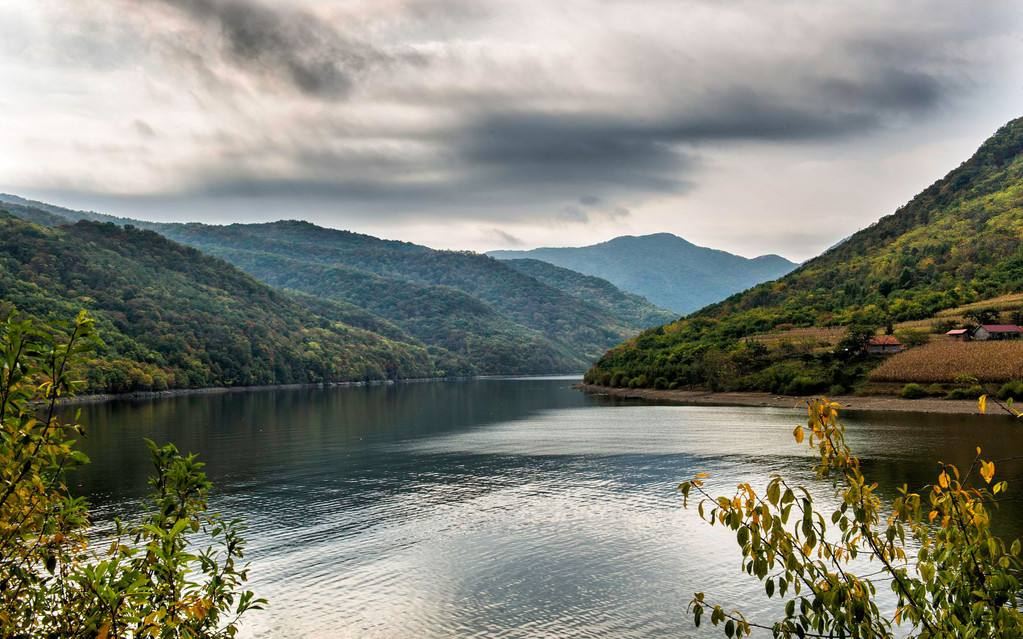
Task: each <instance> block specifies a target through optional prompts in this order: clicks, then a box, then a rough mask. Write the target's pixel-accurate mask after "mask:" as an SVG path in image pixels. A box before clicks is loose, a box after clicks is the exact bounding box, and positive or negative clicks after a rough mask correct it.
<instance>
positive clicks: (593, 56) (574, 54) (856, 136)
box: [0, 0, 1023, 239]
mask: <svg viewBox="0 0 1023 639" xmlns="http://www.w3.org/2000/svg"><path fill="white" fill-rule="evenodd" d="M18 2H23V3H24V4H25V7H30V8H29V9H25V11H24V13H25V17H23V19H21V20H14V21H6V24H13V25H18V24H21V25H22V26H21V27H19V28H17V29H16V30H18V31H25V33H24V34H20V35H19V34H14V35H17V36H18V43H19V44H17V46H15V45H13V44H9V45H7V48H3V47H4V46H5V45H4V42H5V41H8V42H12V41H13V40H11V39H10V38H7V37H5V36H9V35H11V34H7V33H5V31H4V24H5V21H4V20H0V48H3V51H4V53H5V57H6V58H9V59H11V60H13V62H7V63H6V64H8V65H9V66H12V67H24V68H26V69H29V70H31V73H30V74H28V75H29V76H30V77H27V78H26V79H24V80H23V81H22V83H21V84H20V85H18V84H17V83H12V82H5V83H4V86H5V89H10V96H8V95H5V96H4V97H5V100H6V104H5V115H7V112H9V111H11V110H12V109H17V108H23V110H24V112H23V113H21V114H20V117H19V118H18V119H17V120H16V121H14V120H12V122H15V123H14V124H12V125H11V126H9V127H6V129H7V131H8V132H7V133H6V136H7V137H6V138H3V139H5V140H7V141H8V142H9V144H8V145H7V147H8V149H9V154H8V155H10V156H11V157H14V156H16V155H22V156H24V157H25V158H26V159H28V160H30V161H23V162H19V163H18V164H17V165H16V166H14V167H13V168H14V169H16V170H17V171H18V172H19V173H17V174H16V175H15V172H14V171H12V170H8V171H6V173H7V174H9V175H14V176H15V177H12V178H11V180H12V184H11V185H10V186H9V187H8V188H9V189H17V188H18V187H19V186H21V187H24V188H26V189H31V190H32V191H33V192H35V193H39V194H42V193H45V192H46V191H47V190H49V191H50V192H52V193H63V194H65V196H66V197H64V198H63V199H64V201H68V200H69V199H70V200H73V199H75V198H82V199H83V200H87V201H89V202H94V203H96V205H97V206H108V207H109V208H112V209H116V210H117V211H119V212H123V213H139V214H144V213H145V212H146V211H159V212H161V213H166V212H171V211H178V210H181V211H192V212H195V214H196V215H200V214H201V215H206V214H207V213H209V215H219V216H222V218H221V219H223V217H224V216H231V217H234V218H245V217H246V216H255V215H260V216H262V215H266V216H271V217H272V216H292V217H294V216H299V215H309V216H313V215H316V216H319V218H318V219H320V220H321V221H328V220H329V219H330V218H331V216H333V218H334V219H336V220H338V222H337V223H338V224H344V223H347V222H348V221H351V220H359V221H362V220H370V221H372V222H380V221H381V220H390V221H393V222H394V223H395V224H396V225H400V224H411V223H413V222H415V223H417V224H422V223H424V222H425V221H428V220H438V219H443V220H445V221H449V220H457V221H459V222H466V223H470V222H471V223H477V222H478V223H479V227H478V228H477V229H476V231H474V232H475V233H477V236H478V237H485V236H486V237H491V238H492V237H494V235H493V234H490V233H489V230H488V229H491V228H494V226H495V225H499V224H500V223H501V222H503V221H506V220H510V221H512V222H514V223H515V224H516V226H515V227H514V228H515V229H516V234H517V235H519V236H522V237H528V234H527V233H526V232H519V230H518V229H519V228H520V226H521V227H527V226H528V225H529V224H533V225H535V226H536V227H537V228H538V227H540V226H543V225H545V224H546V225H548V227H549V226H550V225H562V224H573V225H576V227H575V230H579V229H582V227H584V226H591V227H592V226H600V225H602V224H603V225H610V224H612V223H615V224H622V225H628V224H637V225H640V224H642V223H643V220H644V219H645V218H644V216H645V215H646V213H645V211H647V210H649V207H650V206H655V205H657V204H658V203H660V202H664V201H670V202H671V203H672V205H673V208H672V210H673V211H675V210H677V211H686V210H689V208H690V207H689V206H688V205H689V204H690V203H693V204H694V206H693V207H692V208H694V209H699V206H701V204H700V203H701V202H703V201H702V200H701V199H700V198H701V197H703V195H702V194H703V193H705V191H706V190H707V189H709V188H710V186H709V185H715V186H714V188H719V187H718V186H716V185H718V184H719V183H720V180H716V179H715V177H714V175H713V174H714V172H715V171H719V170H722V169H721V162H722V158H725V159H727V161H728V162H731V163H732V164H731V166H732V168H733V170H734V167H736V166H742V167H744V170H745V171H747V172H748V173H747V175H762V174H773V173H774V172H775V169H776V168H777V167H774V166H758V165H755V162H756V159H755V158H756V157H762V156H763V155H764V154H769V153H770V152H771V150H777V149H799V150H800V152H799V153H800V154H802V155H805V156H809V155H810V151H817V152H818V153H817V155H816V157H817V158H818V161H822V162H827V161H828V160H829V159H830V158H831V157H833V156H834V155H836V154H841V153H844V152H845V151H846V149H848V148H850V147H851V146H857V147H858V148H860V149H870V150H873V151H877V150H878V149H880V148H881V147H882V146H883V145H885V144H887V140H889V139H891V138H894V137H896V136H903V135H904V136H909V134H910V133H912V132H914V131H915V132H916V134H917V135H918V136H919V137H917V138H914V139H916V140H918V141H920V140H923V141H925V142H930V141H932V140H933V139H934V138H935V137H936V136H937V135H938V133H940V128H941V127H940V125H938V124H935V123H937V122H940V121H941V118H943V117H950V116H949V114H963V115H961V116H959V117H964V118H965V117H968V116H969V115H970V114H972V113H974V112H975V111H976V110H977V109H978V106H977V104H979V103H981V102H984V101H985V100H987V99H988V98H989V97H990V96H991V95H993V94H994V93H995V92H997V91H1001V93H999V95H1002V96H1003V98H1004V96H1005V95H1008V93H1007V90H1004V89H998V88H997V87H999V86H1001V85H1004V84H1007V83H1008V80H1006V78H1008V77H1017V76H1016V75H1013V73H1014V72H1015V70H1016V69H1017V67H1018V66H1019V65H1018V64H1017V63H1015V62H1014V61H1015V60H1018V59H1023V56H1020V55H1014V54H1019V52H1020V46H1019V40H1018V36H1016V35H1015V33H1016V30H1017V28H1018V26H1019V19H1018V18H1019V16H1017V15H1016V12H1015V11H1013V9H1012V8H1009V7H1003V5H1002V4H1001V3H983V4H977V3H974V2H969V1H967V0H934V2H914V1H909V2H904V3H903V2H900V3H890V2H887V1H883V0H862V1H861V2H848V3H842V2H831V3H815V2H803V1H802V0H778V1H777V2H770V3H767V2H752V1H744V0H739V1H736V2H727V3H721V2H717V1H711V0H688V1H687V2H668V1H656V0H651V1H650V2H645V3H639V4H637V3H634V2H623V1H621V0H563V1H561V2H558V3H551V2H549V1H548V0H517V1H516V2H515V3H509V2H503V1H502V0H387V1H386V2H384V1H383V0H293V1H289V2H287V3H284V2H272V1H271V0H141V1H140V0H78V1H76V2H75V3H66V2H65V1H64V0H52V1H51V2H47V3H32V2H30V0H15V3H18ZM40 6H41V7H44V8H42V9H36V7H40ZM54 7H60V9H59V10H57V9H55V8H54ZM111 7H113V8H111ZM118 9H119V10H118ZM5 10H7V11H9V9H5V8H3V7H0V18H3V17H4V14H3V11H5ZM32 11H38V12H40V15H30V14H31V13H32ZM54 15H56V16H57V17H59V18H60V19H59V20H56V19H54V20H49V18H51V17H54ZM40 16H41V17H40ZM33 24H54V25H57V28H53V29H50V30H47V32H46V33H42V32H40V33H36V34H32V33H30V32H28V30H29V29H30V28H31V25H33ZM10 28H11V29H15V27H10ZM50 31H52V37H51V33H50ZM96 34H98V35H96ZM110 34H115V35H116V38H113V37H111V35H110ZM107 41H111V42H116V46H113V45H111V44H109V42H107ZM26 43H36V44H35V46H28V45H27V44H26ZM44 45H45V46H44ZM46 46H50V47H53V48H54V51H51V52H50V58H49V59H50V60H51V64H52V65H53V68H47V67H46V63H45V60H46V59H47V57H46V55H45V53H46V51H45V48H46ZM122 51H130V52H131V54H130V55H127V56H126V55H123V54H122ZM90 55H91V56H92V57H94V58H95V60H91V61H90V60H89V58H90ZM18 56H22V57H21V58H19V57H18ZM69 58H74V59H75V63H74V66H73V67H72V66H69V64H70V62H69ZM4 65H5V62H4V60H0V74H2V72H3V69H4ZM55 69H56V70H55ZM3 80H4V76H2V75H0V81H3ZM43 84H45V85H46V87H47V90H49V91H52V93H50V94H47V95H46V96H42V97H40V98H39V99H38V100H35V101H34V102H33V101H32V100H27V99H26V98H25V96H26V94H27V93H28V92H32V91H39V86H41V85H43ZM1017 84H1018V83H1017ZM19 86H20V87H21V88H19ZM24 87H28V88H27V89H26V88H24ZM97 87H100V88H99V89H97ZM110 87H121V88H122V89H123V90H124V91H125V93H126V96H125V99H123V100H122V99H120V96H119V99H118V101H117V102H116V103H112V102H111V101H110V100H109V98H108V96H109V88H110ZM993 87H994V88H993ZM58 89H59V90H58ZM19 91H20V93H19ZM33 97H34V96H33ZM43 97H45V98H46V99H43ZM1016 97H1017V98H1018V96H1016ZM988 101H989V100H988ZM8 105H14V107H11V106H8ZM17 105H26V106H24V107H18V106H17ZM51 105H52V106H51ZM47 108H50V109H52V110H54V111H56V110H58V109H59V110H60V112H59V113H58V114H56V115H54V114H52V113H51V114H50V116H51V117H49V118H47V117H42V116H40V115H39V114H38V112H39V111H45V110H46V109H47ZM118 108H120V109H121V110H120V111H118V110H117V109H118ZM67 114H76V115H77V114H80V115H81V121H80V122H78V125H77V126H76V124H75V123H73V118H71V117H69V116H68V115H67ZM16 115H18V114H16ZM106 118H109V120H110V123H111V124H110V125H109V126H106ZM69 122H71V123H70V124H69ZM126 122H128V123H132V124H131V126H132V130H130V131H125V123H126ZM54 123H57V125H56V126H55V125H54ZM994 124H997V123H994ZM926 126H931V127H932V129H927V131H928V133H927V134H926V135H924V134H923V133H921V132H922V131H924V130H925V128H924V127H926ZM61 127H65V128H64V129H61ZM993 127H994V125H992V126H991V127H990V128H991V129H992V130H993ZM986 128H989V127H987V126H985V129H986ZM22 132H24V133H22ZM19 136H20V137H19ZM18 140H23V143H22V144H21V146H18ZM128 140H130V142H129V141H128ZM821 149H826V150H827V151H826V152H820V150H821ZM839 149H840V150H839ZM804 150H805V151H806V153H805V154H804V153H803V151H804ZM865 153H866V152H865ZM743 154H745V155H746V156H747V159H745V160H738V159H736V158H739V157H741V156H743ZM758 154H759V155H758ZM867 154H869V153H867ZM802 155H799V157H802ZM793 157H797V154H793ZM820 158H824V160H820ZM743 162H745V164H743ZM33 166H39V167H42V166H45V167H46V170H45V171H42V170H36V171H31V170H30V168H31V167H33ZM22 167H29V168H22ZM2 168H5V167H4V165H2V164H0V169H2ZM779 173H780V172H779ZM772 178H773V175H772ZM779 179H781V178H779ZM890 179H892V180H894V179H895V178H894V177H892V178H890ZM736 188H737V189H742V188H743V186H742V185H741V184H737V186H736ZM758 188H760V189H761V190H762V191H764V190H769V189H772V188H775V187H774V185H773V184H772V181H771V180H768V179H764V180H763V181H761V182H759V183H758ZM786 189H787V190H788V191H789V192H796V191H799V190H801V189H802V190H805V189H806V185H805V184H802V183H798V182H794V183H792V184H786V185H785V186H784V189H782V188H780V187H779V190H786ZM724 190H725V189H720V188H719V192H720V191H724ZM836 199H837V198H836V197H834V196H832V197H831V198H829V199H827V200H824V201H823V204H822V206H825V207H829V206H832V202H834V201H835V200H836ZM761 200H762V198H757V197H756V195H752V194H751V195H750V197H749V198H748V199H747V200H745V201H743V203H742V206H750V207H757V206H759V204H760V201H761ZM702 206H704V207H706V206H708V205H707V204H706V203H704V204H703V205H702ZM850 206H851V205H850ZM864 207H865V208H869V207H866V205H864ZM132 208H134V209H135V210H132ZM665 209H667V207H666V206H665V207H662V210H665ZM883 212H884V211H883V210H882V211H872V213H877V214H880V213H883ZM769 213H770V212H767V213H765V212H761V211H756V215H757V217H758V218H762V219H763V220H764V224H769V223H770V222H769V221H768V220H769V219H770V218H771V215H770V214H769ZM777 214H778V219H779V220H780V219H784V217H785V215H791V212H790V211H782V210H779V211H777ZM713 217H714V216H713V215H710V216H708V215H706V210H704V219H710V218H713ZM683 219H684V216H683V215H682V214H681V213H679V214H678V220H683ZM868 221H869V220H868ZM678 223H679V225H680V226H682V225H684V222H682V221H679V222H678ZM784 227H785V225H784V224H780V223H778V222H774V223H773V226H772V228H775V229H777V228H784ZM676 230H682V229H676ZM743 230H744V232H745V227H743ZM517 239H521V238H517Z"/></svg>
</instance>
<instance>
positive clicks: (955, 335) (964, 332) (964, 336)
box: [945, 328, 970, 342]
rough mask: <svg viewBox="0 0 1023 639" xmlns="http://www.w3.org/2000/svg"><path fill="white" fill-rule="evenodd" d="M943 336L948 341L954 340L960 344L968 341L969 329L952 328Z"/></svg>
mask: <svg viewBox="0 0 1023 639" xmlns="http://www.w3.org/2000/svg"><path fill="white" fill-rule="evenodd" d="M945 336H946V337H948V338H949V339H954V340H957V341H960V342H968V341H970V329H968V328H953V329H952V330H950V331H949V332H947V333H945Z"/></svg>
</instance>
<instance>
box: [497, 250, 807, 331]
mask: <svg viewBox="0 0 1023 639" xmlns="http://www.w3.org/2000/svg"><path fill="white" fill-rule="evenodd" d="M487 255H490V256H492V257H495V258H497V259H502V260H508V259H523V258H525V259H538V260H541V261H545V262H549V263H551V264H554V265H556V266H559V267H562V268H567V269H570V270H573V271H578V272H580V273H584V274H586V275H592V276H595V277H600V278H602V279H606V280H607V281H609V282H611V283H612V284H614V285H615V286H617V287H619V288H621V289H623V290H625V291H628V292H630V293H633V294H636V295H640V296H642V297H644V298H646V299H647V300H649V301H650V302H652V303H653V304H655V305H657V306H661V307H664V308H669V309H671V310H673V311H675V312H677V313H678V314H681V315H684V314H687V313H691V312H693V311H695V310H698V309H699V308H702V307H703V306H706V305H707V304H711V303H714V302H717V301H720V300H722V299H724V298H726V297H728V296H729V295H731V294H733V293H736V292H738V291H741V290H745V289H746V288H749V287H750V286H753V285H755V284H759V283H760V282H763V281H766V280H772V279H775V278H776V277H778V276H780V275H783V274H784V273H787V272H788V271H791V270H792V269H793V268H795V267H796V266H797V265H796V264H795V263H794V262H791V261H789V260H786V259H785V258H783V257H781V256H779V255H775V254H767V255H760V256H757V257H754V258H746V257H742V256H739V255H735V254H733V253H729V252H727V251H723V250H721V249H715V248H709V247H705V246H699V245H697V244H694V243H692V242H690V241H689V240H686V239H685V238H682V237H679V236H677V235H674V234H672V233H667V232H662V233H653V234H649V235H622V236H618V237H615V238H612V239H610V240H607V241H605V242H600V243H597V244H592V245H589V246H580V247H540V248H536V249H530V250H521V251H516V250H501V251H490V252H488V253H487Z"/></svg>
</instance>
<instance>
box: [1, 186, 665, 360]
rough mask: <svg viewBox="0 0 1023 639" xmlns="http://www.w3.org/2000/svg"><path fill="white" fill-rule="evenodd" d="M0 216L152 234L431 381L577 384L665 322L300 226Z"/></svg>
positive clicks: (541, 284)
mask: <svg viewBox="0 0 1023 639" xmlns="http://www.w3.org/2000/svg"><path fill="white" fill-rule="evenodd" d="M4 207H6V208H8V209H10V210H11V211H12V213H14V214H15V215H18V216H20V217H22V218H24V219H29V220H32V221H34V222H37V223H40V224H44V225H49V226H59V225H60V224H63V223H65V222H68V221H74V220H76V219H78V220H98V221H105V222H111V223H114V224H117V225H120V226H131V227H136V228H143V229H148V230H153V231H155V232H158V233H160V234H162V235H164V236H166V237H168V238H170V239H171V240H173V241H176V242H180V243H182V244H185V245H189V246H192V247H195V248H198V249H200V250H202V251H204V252H205V253H208V254H210V255H213V256H215V257H218V258H220V259H224V260H226V261H227V262H229V263H231V264H233V265H235V266H237V267H239V268H241V269H242V270H243V271H245V272H247V273H249V274H250V275H252V276H254V277H256V278H257V279H259V280H261V281H263V282H264V283H267V284H270V285H271V286H275V287H278V288H281V289H286V290H288V291H289V292H290V293H292V294H294V296H295V299H296V300H298V301H299V302H301V303H302V304H304V305H305V306H307V307H314V306H315V302H316V299H317V298H319V299H322V300H329V301H331V302H334V303H335V305H334V306H332V307H330V312H334V313H341V315H342V318H343V319H345V320H347V321H359V322H362V324H363V325H365V326H367V327H378V328H380V330H385V329H386V330H389V331H391V332H390V335H392V336H397V335H402V336H405V337H407V338H408V339H410V340H411V341H413V342H415V343H417V344H421V345H423V346H425V347H427V348H428V349H429V350H430V352H431V355H432V356H433V357H434V358H435V360H436V361H438V362H441V364H439V368H440V369H441V370H444V371H449V372H450V371H457V372H458V373H459V374H468V373H486V374H527V373H552V372H573V371H580V372H582V371H584V370H585V369H586V368H587V367H588V366H589V365H590V364H591V363H592V361H593V360H594V359H596V358H597V357H599V356H600V354H601V353H603V352H604V351H605V350H606V349H607V348H608V347H610V346H612V345H613V344H615V343H617V342H618V341H620V340H621V339H624V338H626V337H628V336H630V335H633V334H635V333H636V332H638V331H640V330H642V329H643V328H646V327H649V326H654V325H657V324H660V323H663V322H664V321H668V320H670V319H672V318H673V317H674V314H672V313H670V312H668V311H665V310H663V309H659V308H656V307H654V306H653V305H651V304H649V302H647V301H646V300H643V299H641V298H638V297H635V296H631V295H629V294H626V293H624V292H622V291H619V290H618V289H616V288H615V287H613V286H612V285H611V284H609V283H606V282H604V283H603V285H599V284H598V285H596V286H594V285H593V284H592V283H591V284H590V285H588V288H587V287H583V289H585V292H586V293H587V294H588V293H590V292H593V291H597V290H598V289H599V292H600V296H601V303H600V304H594V303H591V302H590V301H587V300H586V299H584V298H583V293H582V291H583V289H580V288H579V279H578V278H566V277H565V276H564V274H561V275H556V274H554V273H553V270H554V269H555V267H553V266H548V267H545V268H544V269H543V270H544V271H551V272H547V273H545V275H546V281H542V280H543V279H544V277H541V273H539V272H534V273H532V274H526V273H521V272H520V271H518V270H516V269H514V268H511V267H510V266H508V265H506V264H504V263H502V262H499V261H497V260H494V259H493V258H490V257H487V256H484V255H480V254H476V253H472V252H467V251H437V250H435V249H431V248H429V247H425V246H421V245H417V244H414V243H411V242H403V241H400V240H385V239H381V238H375V237H373V236H370V235H366V234H361V233H356V232H353V231H347V230H341V229H328V228H324V227H320V226H317V225H315V224H312V223H310V222H306V221H302V220H281V221H277V222H266V223H255V224H240V223H236V224H228V225H206V224H202V223H194V222H193V223H183V224H182V223H158V222H147V221H143V220H132V219H129V218H120V217H114V216H107V215H104V214H100V213H96V212H94V211H74V210H71V209H64V208H62V207H57V206H53V205H48V204H46V203H42V202H35V201H32V200H27V199H25V198H21V197H18V196H10V195H6V194H0V208H4ZM534 276H537V277H534ZM579 277H580V278H582V277H585V276H581V275H580V276H579ZM314 310H315V309H314ZM317 312H324V311H323V310H322V309H320V310H319V311H317ZM368 330H372V329H371V328H370V329H368Z"/></svg>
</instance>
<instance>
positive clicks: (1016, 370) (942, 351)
mask: <svg viewBox="0 0 1023 639" xmlns="http://www.w3.org/2000/svg"><path fill="white" fill-rule="evenodd" d="M964 375H967V376H971V377H976V378H977V380H978V381H980V382H1006V381H1009V380H1013V379H1021V378H1023V342H953V341H940V342H931V343H930V344H926V345H924V346H920V347H918V348H911V349H909V350H907V351H904V352H902V353H899V354H897V355H894V356H892V357H891V358H889V359H888V360H887V361H885V362H884V363H883V364H881V365H880V366H878V367H877V368H875V369H874V370H873V371H871V373H870V375H869V378H870V381H872V382H917V383H923V384H931V383H950V382H954V381H955V380H956V378H957V377H962V376H964Z"/></svg>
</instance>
